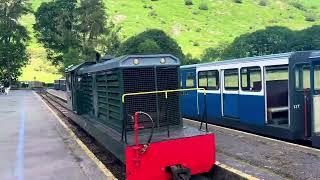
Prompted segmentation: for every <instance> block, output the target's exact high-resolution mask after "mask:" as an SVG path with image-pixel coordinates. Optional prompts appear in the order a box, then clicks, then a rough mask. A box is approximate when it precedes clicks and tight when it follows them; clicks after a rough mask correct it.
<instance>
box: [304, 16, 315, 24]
mask: <svg viewBox="0 0 320 180" xmlns="http://www.w3.org/2000/svg"><path fill="white" fill-rule="evenodd" d="M304 19H305V20H306V21H309V22H315V21H317V17H316V16H315V15H314V14H307V15H305V18H304Z"/></svg>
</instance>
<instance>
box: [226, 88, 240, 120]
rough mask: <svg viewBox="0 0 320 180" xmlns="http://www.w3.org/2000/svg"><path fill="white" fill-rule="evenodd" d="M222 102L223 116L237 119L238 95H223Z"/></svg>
mask: <svg viewBox="0 0 320 180" xmlns="http://www.w3.org/2000/svg"><path fill="white" fill-rule="evenodd" d="M223 101H224V102H223V103H224V105H223V107H224V109H223V115H224V116H226V117H233V118H239V105H240V104H239V94H224V95H223Z"/></svg>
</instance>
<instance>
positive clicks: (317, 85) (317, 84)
mask: <svg viewBox="0 0 320 180" xmlns="http://www.w3.org/2000/svg"><path fill="white" fill-rule="evenodd" d="M314 89H315V90H320V65H316V66H314Z"/></svg>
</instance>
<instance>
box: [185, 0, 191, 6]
mask: <svg viewBox="0 0 320 180" xmlns="http://www.w3.org/2000/svg"><path fill="white" fill-rule="evenodd" d="M184 4H185V5H187V6H191V5H193V2H192V0H184Z"/></svg>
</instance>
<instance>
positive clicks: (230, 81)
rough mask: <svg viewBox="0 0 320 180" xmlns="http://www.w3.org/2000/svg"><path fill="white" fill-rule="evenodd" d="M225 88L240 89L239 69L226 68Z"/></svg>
mask: <svg viewBox="0 0 320 180" xmlns="http://www.w3.org/2000/svg"><path fill="white" fill-rule="evenodd" d="M224 88H225V89H226V90H239V73H238V69H227V70H224Z"/></svg>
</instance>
